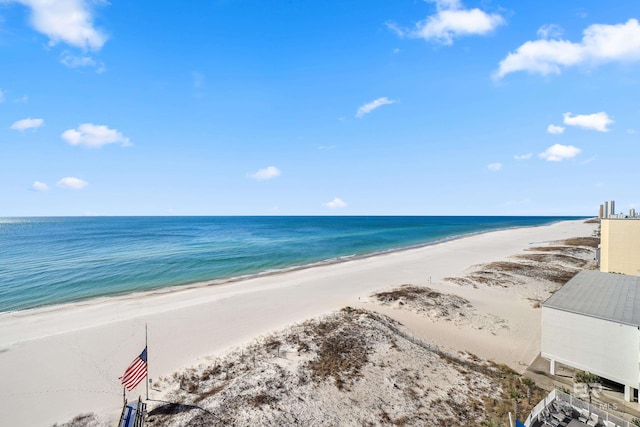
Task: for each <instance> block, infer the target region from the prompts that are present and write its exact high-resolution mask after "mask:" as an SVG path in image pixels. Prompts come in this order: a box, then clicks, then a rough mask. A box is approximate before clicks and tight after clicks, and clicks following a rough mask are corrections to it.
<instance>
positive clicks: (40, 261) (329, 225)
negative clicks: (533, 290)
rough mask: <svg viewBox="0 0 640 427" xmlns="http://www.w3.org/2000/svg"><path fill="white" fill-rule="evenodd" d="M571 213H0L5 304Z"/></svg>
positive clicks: (273, 265) (324, 258)
mask: <svg viewBox="0 0 640 427" xmlns="http://www.w3.org/2000/svg"><path fill="white" fill-rule="evenodd" d="M575 218H576V217H449V216H448V217H82V218H81V217H64V218H63V217H60V218H0V311H12V310H21V309H26V308H32V307H38V306H42V305H48V304H59V303H64V302H69V301H76V300H81V299H86V298H91V297H96V296H104V295H115V294H122V293H129V292H134V291H140V290H149V289H156V288H161V287H166V286H175V285H184V284H189V283H197V282H203V281H209V280H224V279H229V278H235V277H239V276H246V275H252V274H258V273H263V272H268V271H272V270H280V269H286V268H291V267H295V266H302V265H307V264H312V263H318V262H329V261H332V260H337V259H340V258H343V257H351V256H360V255H367V254H372V253H376V252H381V251H388V250H394V249H401V248H407V247H411V246H416V245H423V244H429V243H433V242H436V241H441V240H446V239H451V238H456V237H459V236H462V235H465V234H470V233H479V232H484V231H489V230H495V229H503V228H510V227H522V226H537V225H544V224H548V223H551V222H555V221H561V220H566V219H575Z"/></svg>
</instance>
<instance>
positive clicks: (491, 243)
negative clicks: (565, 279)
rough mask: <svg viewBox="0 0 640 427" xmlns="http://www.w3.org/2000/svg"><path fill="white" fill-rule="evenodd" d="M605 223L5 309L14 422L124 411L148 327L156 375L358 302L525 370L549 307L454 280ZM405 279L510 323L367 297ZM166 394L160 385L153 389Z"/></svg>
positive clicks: (1, 394)
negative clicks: (472, 322)
mask: <svg viewBox="0 0 640 427" xmlns="http://www.w3.org/2000/svg"><path fill="white" fill-rule="evenodd" d="M595 227H596V226H595V225H594V224H585V223H584V221H582V220H579V221H566V222H561V223H556V224H553V225H550V226H544V227H532V228H520V229H513V230H504V231H497V232H491V233H486V234H481V235H475V236H470V237H466V238H462V239H458V240H454V241H449V242H445V243H440V244H437V245H433V246H427V247H423V248H418V249H412V250H407V251H400V252H394V253H389V254H384V255H379V256H374V257H370V258H364V259H358V260H352V261H347V262H343V263H338V264H332V265H325V266H318V267H312V268H308V269H302V270H298V271H292V272H288V273H283V274H277V275H271V276H264V277H258V278H253V279H248V280H244V281H239V282H234V283H229V284H225V285H217V286H200V287H189V288H184V289H172V290H170V291H158V292H149V293H141V294H134V295H128V296H122V297H113V298H102V299H96V300H90V301H86V302H82V303H75V304H68V305H61V306H55V307H48V308H42V309H36V310H27V311H22V312H15V313H6V314H1V315H0V378H2V381H1V382H0V402H2V406H3V409H4V410H3V411H2V412H3V414H2V424H3V425H29V426H48V425H51V424H53V423H55V422H64V421H67V420H69V419H70V418H72V417H73V416H75V415H77V414H79V413H82V412H97V413H101V414H112V416H113V418H114V419H117V417H118V416H119V413H120V412H119V411H120V410H121V404H122V387H121V386H120V383H119V381H118V377H119V376H120V375H121V374H122V373H123V371H124V369H125V368H126V367H127V366H128V365H129V363H130V362H131V360H132V359H133V358H134V357H135V356H137V355H138V354H139V353H140V351H141V350H142V349H143V347H144V330H145V324H147V325H148V328H149V353H148V354H149V371H150V377H151V378H157V377H159V376H164V375H168V374H170V373H172V372H175V371H177V370H179V369H182V368H184V367H187V366H190V365H193V364H195V363H198V361H200V360H202V359H203V358H205V357H206V356H208V355H215V354H219V353H221V352H224V351H226V350H228V349H230V348H233V347H237V346H240V345H242V344H243V343H248V342H249V341H250V340H252V339H254V338H255V337H257V336H259V335H261V334H265V333H267V332H269V331H272V330H274V329H278V328H282V327H284V326H286V325H289V324H292V323H294V322H299V321H302V320H305V319H308V318H311V317H314V316H317V315H320V314H323V313H327V312H330V311H332V310H335V309H339V308H341V307H344V306H346V305H351V306H358V307H365V308H368V309H375V310H377V311H381V312H383V313H385V314H389V315H390V316H392V317H394V318H396V319H397V320H400V321H401V322H402V323H404V324H405V325H406V326H407V327H409V329H411V330H412V331H415V333H416V335H419V336H420V337H422V338H424V339H427V340H430V341H433V342H436V343H437V344H438V345H442V346H443V347H449V348H452V349H455V350H466V351H470V352H472V353H475V354H477V355H478V356H480V357H482V358H486V359H492V360H495V361H497V362H504V363H507V364H509V365H510V366H512V367H513V368H515V369H524V368H525V367H526V366H527V365H528V364H529V363H530V362H531V361H532V360H533V359H534V358H535V357H536V355H537V354H538V352H539V339H540V338H539V330H540V310H539V309H534V308H533V307H532V304H531V302H530V301H528V300H526V299H524V298H522V297H521V296H520V295H519V294H517V293H516V292H515V291H513V290H509V289H500V288H496V289H493V288H480V289H474V288H473V287H461V286H459V285H455V284H452V283H449V282H443V280H442V279H443V278H445V277H450V276H458V275H463V274H464V272H465V270H466V269H468V268H469V267H471V266H473V265H475V264H480V263H485V262H490V261H496V260H501V259H504V258H505V257H508V256H510V255H513V254H515V253H518V252H520V251H522V250H523V249H525V248H527V247H531V246H539V245H541V244H543V243H545V242H550V241H554V240H560V239H564V238H569V237H576V236H590V235H591V233H592V231H593V230H594V228H595ZM430 282H431V284H429V283H430ZM405 283H411V284H415V285H429V286H430V287H431V288H433V289H436V290H439V291H443V292H449V293H456V294H457V295H460V296H462V297H464V298H466V299H468V300H469V301H471V303H472V304H473V306H474V307H475V308H477V309H478V310H479V311H481V312H482V313H484V314H486V315H491V316H496V317H497V318H500V319H504V320H506V321H507V322H508V323H509V329H508V330H504V331H498V332H497V333H496V332H495V331H494V332H491V331H489V330H481V331H478V330H477V329H470V328H466V329H465V328H458V327H456V325H454V324H451V323H444V322H443V323H434V322H429V321H425V319H424V318H422V317H420V316H418V315H415V314H413V313H411V312H406V311H402V312H400V311H398V310H395V311H394V309H393V308H391V307H380V306H378V307H377V308H374V307H372V306H373V305H374V304H372V303H369V302H367V298H368V296H369V295H370V294H371V293H372V292H373V291H377V290H381V289H386V288H390V287H393V286H397V285H401V284H405ZM138 394H142V395H143V397H144V386H142V385H141V386H139V387H138V388H137V389H136V390H135V391H134V392H133V393H131V394H130V395H129V396H130V397H133V396H135V397H137V395H138ZM154 395H156V396H159V395H160V393H159V392H156V391H154V390H151V391H150V397H151V398H153V397H154Z"/></svg>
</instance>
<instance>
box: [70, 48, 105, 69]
mask: <svg viewBox="0 0 640 427" xmlns="http://www.w3.org/2000/svg"><path fill="white" fill-rule="evenodd" d="M60 62H62V64H64V65H65V66H66V67H69V68H79V67H95V68H97V70H96V71H97V72H98V74H101V73H103V72H105V71H106V67H105V66H104V63H103V62H101V61H96V60H95V59H93V58H92V57H90V56H87V55H83V56H75V55H72V54H71V53H69V52H67V51H64V52H62V55H60Z"/></svg>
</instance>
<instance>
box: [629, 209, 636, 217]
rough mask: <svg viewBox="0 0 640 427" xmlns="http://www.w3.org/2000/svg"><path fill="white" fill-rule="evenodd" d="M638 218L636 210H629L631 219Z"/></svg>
mask: <svg viewBox="0 0 640 427" xmlns="http://www.w3.org/2000/svg"><path fill="white" fill-rule="evenodd" d="M635 217H636V210H635V209H634V208H631V209H629V218H635Z"/></svg>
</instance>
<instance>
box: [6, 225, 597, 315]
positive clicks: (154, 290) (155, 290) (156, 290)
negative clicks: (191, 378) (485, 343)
mask: <svg viewBox="0 0 640 427" xmlns="http://www.w3.org/2000/svg"><path fill="white" fill-rule="evenodd" d="M588 218H589V217H585V218H582V219H570V220H555V221H551V222H549V223H545V224H539V225H523V226H515V227H503V228H496V229H490V230H483V231H476V232H470V233H464V234H456V235H452V236H447V237H443V238H439V239H436V240H432V241H428V242H423V243H417V244H412V245H409V246H400V247H394V248H390V249H382V250H376V251H374V252H365V253H362V254H352V255H343V256H339V257H333V258H327V259H324V260H320V261H314V262H310V263H308V264H299V265H292V266H289V267H283V268H278V269H267V270H264V271H260V272H257V273H248V274H243V275H240V276H232V277H228V278H220V279H208V280H201V281H197V282H188V283H183V284H172V285H159V286H157V287H149V288H145V289H139V290H131V291H123V292H116V293H106V294H103V295H93V296H88V297H81V298H78V299H71V300H68V301H64V302H59V303H51V304H41V305H37V306H33V307H27V308H22V309H16V310H7V311H0V320H1V319H2V316H4V315H20V313H29V312H37V311H56V310H59V309H60V310H62V309H65V307H66V306H75V305H79V306H82V305H84V304H89V303H91V302H94V301H95V302H96V303H97V302H101V301H105V300H109V299H112V298H114V299H126V298H127V297H132V298H134V297H140V298H142V297H144V296H145V295H154V294H162V293H173V292H178V291H180V290H189V289H199V288H204V287H210V286H220V285H227V284H232V283H238V282H243V281H247V280H252V279H258V278H262V277H271V276H278V275H281V274H287V273H290V272H296V271H302V270H306V269H310V268H316V267H323V266H331V265H336V264H341V263H344V262H349V261H357V260H361V259H368V258H372V257H377V256H384V255H388V254H394V253H401V252H405V251H411V250H415V249H421V248H426V247H430V246H435V245H439V244H442V243H447V242H451V241H456V240H459V239H465V238H468V237H473V236H478V235H482V234H486V233H493V232H499V231H508V230H518V229H523V228H537V227H546V226H550V225H553V224H557V223H561V222H566V221H581V220H586V219H588ZM0 219H2V218H0Z"/></svg>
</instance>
